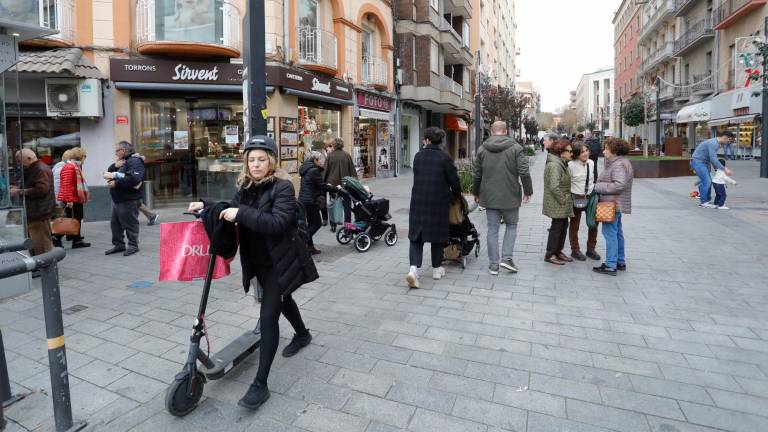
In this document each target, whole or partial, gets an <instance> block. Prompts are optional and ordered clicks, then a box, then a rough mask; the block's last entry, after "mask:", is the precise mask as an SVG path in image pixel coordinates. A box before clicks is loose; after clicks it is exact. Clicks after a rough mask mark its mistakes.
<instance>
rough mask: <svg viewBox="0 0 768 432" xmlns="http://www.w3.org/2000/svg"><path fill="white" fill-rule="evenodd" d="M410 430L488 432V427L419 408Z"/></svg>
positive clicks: (417, 431)
mask: <svg viewBox="0 0 768 432" xmlns="http://www.w3.org/2000/svg"><path fill="white" fill-rule="evenodd" d="M408 430H409V431H412V432H435V431H440V432H486V431H487V430H488V427H487V426H485V425H483V424H480V423H477V422H472V421H468V420H463V419H460V418H457V417H452V416H448V415H445V414H440V413H436V412H433V411H427V410H423V409H417V410H416V414H414V416H413V419H411V423H410V424H409V425H408Z"/></svg>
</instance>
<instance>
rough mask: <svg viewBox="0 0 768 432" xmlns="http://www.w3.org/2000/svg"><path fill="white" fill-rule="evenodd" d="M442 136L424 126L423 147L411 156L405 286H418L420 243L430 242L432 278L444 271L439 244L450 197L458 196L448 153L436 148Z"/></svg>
mask: <svg viewBox="0 0 768 432" xmlns="http://www.w3.org/2000/svg"><path fill="white" fill-rule="evenodd" d="M444 138H445V132H444V131H443V130H442V129H440V128H437V127H430V128H427V130H426V131H425V132H424V141H423V143H424V148H423V149H422V150H420V151H419V152H418V153H417V154H416V157H415V158H414V160H413V189H412V190H411V208H410V212H409V214H408V218H409V220H408V239H409V240H410V241H411V247H410V251H409V258H410V264H411V268H410V270H409V271H408V275H407V276H406V281H407V282H408V287H409V288H418V287H419V268H420V267H421V262H422V256H423V250H424V243H430V245H431V249H432V278H433V279H436V280H437V279H440V278H442V277H443V276H444V275H445V269H443V267H442V266H441V263H442V261H443V248H444V247H445V245H446V244H447V243H448V240H449V238H448V236H449V231H448V229H449V222H448V211H449V209H450V205H451V200H452V199H453V198H454V197H459V198H461V185H460V184H459V175H458V173H457V172H456V167H455V166H454V165H453V161H452V160H451V157H450V156H448V154H447V153H445V152H444V151H443V150H442V149H440V144H441V143H442V142H443V139H444Z"/></svg>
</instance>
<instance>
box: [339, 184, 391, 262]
mask: <svg viewBox="0 0 768 432" xmlns="http://www.w3.org/2000/svg"><path fill="white" fill-rule="evenodd" d="M336 193H337V194H339V195H341V196H344V197H346V199H347V200H348V201H349V202H350V203H351V205H352V214H354V215H355V222H353V223H344V225H343V226H342V228H341V229H340V230H338V231H337V232H336V241H338V242H339V243H340V244H343V245H345V244H349V243H350V242H352V241H354V245H355V249H357V251H358V252H366V251H368V249H370V248H371V245H372V244H373V242H374V241H378V240H380V239H381V238H382V237H384V243H386V244H387V246H394V245H395V243H397V228H396V227H395V224H389V223H386V221H388V220H389V219H391V216H390V214H389V200H388V199H386V198H378V199H374V198H373V194H371V193H370V192H369V191H368V190H366V188H365V187H364V186H363V185H362V184H361V183H360V182H359V181H358V180H357V179H356V178H354V177H344V178H343V179H342V180H341V189H339V190H338V191H337V192H336Z"/></svg>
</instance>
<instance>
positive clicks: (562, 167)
mask: <svg viewBox="0 0 768 432" xmlns="http://www.w3.org/2000/svg"><path fill="white" fill-rule="evenodd" d="M572 156H573V149H572V147H571V142H570V141H569V140H567V139H561V140H559V141H557V142H555V143H554V144H552V146H551V147H550V148H549V154H548V155H547V165H546V167H545V168H544V210H543V213H544V216H548V217H550V218H552V225H551V226H550V228H549V238H548V239H547V253H546V255H544V261H546V262H548V263H550V264H556V265H564V264H565V263H566V262H571V261H573V259H571V258H570V257H568V256H566V255H565V254H564V253H563V247H564V246H565V238H566V236H567V235H568V218H570V217H573V198H572V197H571V174H570V173H569V172H568V161H570V160H571V158H572Z"/></svg>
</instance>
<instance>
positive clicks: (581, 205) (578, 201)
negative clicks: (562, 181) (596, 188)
mask: <svg viewBox="0 0 768 432" xmlns="http://www.w3.org/2000/svg"><path fill="white" fill-rule="evenodd" d="M589 171H590V169H589V162H587V181H586V182H584V197H583V198H576V196H575V195H574V194H571V196H572V197H573V208H575V209H578V210H584V209H585V208H587V206H588V205H589Z"/></svg>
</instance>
